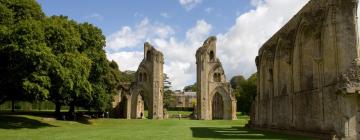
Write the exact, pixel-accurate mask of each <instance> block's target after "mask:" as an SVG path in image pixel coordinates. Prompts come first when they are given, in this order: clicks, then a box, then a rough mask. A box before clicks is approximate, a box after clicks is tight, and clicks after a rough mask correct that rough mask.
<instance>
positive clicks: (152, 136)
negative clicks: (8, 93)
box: [0, 115, 306, 140]
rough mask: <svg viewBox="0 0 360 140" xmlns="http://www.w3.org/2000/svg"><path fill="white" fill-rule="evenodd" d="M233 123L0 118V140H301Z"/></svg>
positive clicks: (23, 116) (242, 118)
mask: <svg viewBox="0 0 360 140" xmlns="http://www.w3.org/2000/svg"><path fill="white" fill-rule="evenodd" d="M247 121H248V117H246V116H245V117H244V116H242V117H240V119H239V120H236V121H198V120H176V119H168V120H146V119H143V120H123V119H97V120H91V124H86V123H81V122H73V121H57V120H54V119H51V118H43V117H37V116H31V115H0V140H192V139H219V140H220V139H278V140H280V139H299V140H300V139H301V140H304V139H306V138H304V137H299V136H289V135H283V134H276V133H268V132H260V131H254V130H251V129H247V128H244V127H243V126H244V124H245V123H247Z"/></svg>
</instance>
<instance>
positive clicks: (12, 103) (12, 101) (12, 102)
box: [11, 99, 15, 112]
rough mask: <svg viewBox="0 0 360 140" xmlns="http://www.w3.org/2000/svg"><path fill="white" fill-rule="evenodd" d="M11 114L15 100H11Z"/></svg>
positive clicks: (13, 110)
mask: <svg viewBox="0 0 360 140" xmlns="http://www.w3.org/2000/svg"><path fill="white" fill-rule="evenodd" d="M11 112H15V100H14V99H11Z"/></svg>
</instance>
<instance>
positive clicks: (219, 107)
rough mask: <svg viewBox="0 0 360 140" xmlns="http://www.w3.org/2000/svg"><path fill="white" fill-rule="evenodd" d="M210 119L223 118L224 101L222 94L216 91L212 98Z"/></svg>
mask: <svg viewBox="0 0 360 140" xmlns="http://www.w3.org/2000/svg"><path fill="white" fill-rule="evenodd" d="M212 119H213V120H222V119H224V101H223V98H222V96H221V95H220V94H219V93H218V92H216V93H215V95H214V97H213V100H212Z"/></svg>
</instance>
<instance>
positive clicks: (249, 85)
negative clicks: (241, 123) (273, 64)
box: [230, 73, 257, 114]
mask: <svg viewBox="0 0 360 140" xmlns="http://www.w3.org/2000/svg"><path fill="white" fill-rule="evenodd" d="M230 84H231V87H232V88H233V89H234V91H233V92H234V93H235V96H236V99H237V109H238V111H241V112H243V113H244V114H249V113H250V108H251V104H252V102H253V100H254V99H255V96H256V90H257V89H256V88H257V86H256V73H255V74H252V75H251V76H250V77H249V78H248V79H246V80H245V78H244V77H243V76H234V77H233V78H231V80H230Z"/></svg>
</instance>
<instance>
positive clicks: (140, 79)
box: [138, 73, 142, 82]
mask: <svg viewBox="0 0 360 140" xmlns="http://www.w3.org/2000/svg"><path fill="white" fill-rule="evenodd" d="M138 80H139V82H141V81H142V73H139V77H138Z"/></svg>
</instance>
